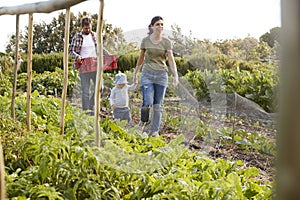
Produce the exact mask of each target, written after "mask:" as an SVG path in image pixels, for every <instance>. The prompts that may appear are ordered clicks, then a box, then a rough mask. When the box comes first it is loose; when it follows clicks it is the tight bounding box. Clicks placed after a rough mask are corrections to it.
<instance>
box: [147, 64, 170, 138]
mask: <svg viewBox="0 0 300 200" xmlns="http://www.w3.org/2000/svg"><path fill="white" fill-rule="evenodd" d="M141 79H142V80H141V83H142V93H143V104H142V108H141V120H142V121H143V122H147V121H148V118H149V109H150V107H153V116H152V119H151V129H150V131H151V132H156V131H158V130H159V127H160V124H161V118H162V111H163V108H162V104H163V101H164V97H165V93H166V89H167V84H168V75H167V72H165V71H160V72H149V71H146V70H144V71H143V72H142V77H141Z"/></svg>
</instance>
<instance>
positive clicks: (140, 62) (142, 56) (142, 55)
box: [133, 50, 145, 84]
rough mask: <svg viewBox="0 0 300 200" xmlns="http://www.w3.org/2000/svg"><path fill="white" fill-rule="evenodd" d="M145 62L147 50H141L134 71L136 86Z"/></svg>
mask: <svg viewBox="0 0 300 200" xmlns="http://www.w3.org/2000/svg"><path fill="white" fill-rule="evenodd" d="M144 60H145V50H141V51H140V56H139V58H138V60H137V62H136V67H135V70H134V74H133V83H134V84H137V83H138V76H137V74H138V73H139V71H140V69H141V67H142V65H143V63H144Z"/></svg>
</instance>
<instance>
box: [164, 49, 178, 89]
mask: <svg viewBox="0 0 300 200" xmlns="http://www.w3.org/2000/svg"><path fill="white" fill-rule="evenodd" d="M167 54H168V59H169V65H170V69H171V71H172V73H173V76H174V79H173V85H174V86H175V87H176V86H177V85H178V83H179V80H178V73H177V67H176V63H175V59H174V56H173V51H172V50H168V51H167Z"/></svg>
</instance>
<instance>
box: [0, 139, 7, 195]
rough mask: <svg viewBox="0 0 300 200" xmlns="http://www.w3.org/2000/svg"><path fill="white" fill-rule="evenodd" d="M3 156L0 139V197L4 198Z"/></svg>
mask: <svg viewBox="0 0 300 200" xmlns="http://www.w3.org/2000/svg"><path fill="white" fill-rule="evenodd" d="M4 166H5V165H4V156H3V149H2V142H1V139H0V199H6V189H5V168H4Z"/></svg>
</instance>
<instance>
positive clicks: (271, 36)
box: [259, 27, 281, 48]
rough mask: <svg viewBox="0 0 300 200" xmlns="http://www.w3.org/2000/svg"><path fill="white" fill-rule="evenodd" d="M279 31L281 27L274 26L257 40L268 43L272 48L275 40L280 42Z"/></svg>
mask: <svg viewBox="0 0 300 200" xmlns="http://www.w3.org/2000/svg"><path fill="white" fill-rule="evenodd" d="M280 31H281V28H279V27H274V28H272V29H270V32H267V33H265V34H263V35H262V36H260V38H259V41H260V42H266V43H268V45H269V46H270V47H271V48H273V47H274V45H275V41H277V42H279V43H280V39H279V38H280Z"/></svg>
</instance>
